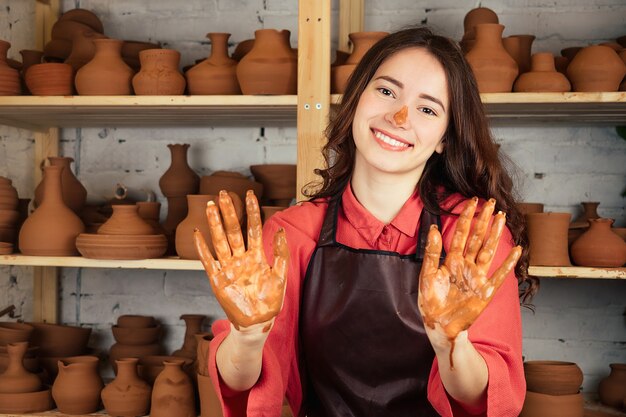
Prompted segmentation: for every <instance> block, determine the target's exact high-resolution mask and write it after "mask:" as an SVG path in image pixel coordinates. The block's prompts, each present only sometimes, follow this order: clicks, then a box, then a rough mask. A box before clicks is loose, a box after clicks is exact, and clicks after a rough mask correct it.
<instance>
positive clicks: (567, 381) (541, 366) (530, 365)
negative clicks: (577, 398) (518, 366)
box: [524, 361, 583, 395]
mask: <svg viewBox="0 0 626 417" xmlns="http://www.w3.org/2000/svg"><path fill="white" fill-rule="evenodd" d="M524 375H525V376H526V389H527V390H528V391H532V392H538V393H541V394H549V395H572V394H577V393H578V392H579V391H580V386H581V385H582V383H583V372H582V371H581V370H580V368H579V367H578V365H576V364H575V363H573V362H561V361H526V362H524Z"/></svg>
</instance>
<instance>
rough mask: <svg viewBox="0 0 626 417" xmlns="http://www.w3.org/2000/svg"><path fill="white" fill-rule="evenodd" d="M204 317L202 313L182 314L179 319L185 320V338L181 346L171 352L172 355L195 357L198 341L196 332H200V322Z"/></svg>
mask: <svg viewBox="0 0 626 417" xmlns="http://www.w3.org/2000/svg"><path fill="white" fill-rule="evenodd" d="M205 318H206V316H205V315H203V314H183V315H182V316H180V319H181V320H184V321H185V325H186V328H185V340H184V342H183V346H182V347H181V348H180V349H178V350H176V351H174V353H172V355H173V356H182V357H184V358H190V359H194V360H195V359H196V355H197V353H198V342H197V340H196V336H195V335H196V334H198V333H202V322H203V321H204V319H205Z"/></svg>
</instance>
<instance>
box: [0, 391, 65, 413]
mask: <svg viewBox="0 0 626 417" xmlns="http://www.w3.org/2000/svg"><path fill="white" fill-rule="evenodd" d="M53 408H54V403H53V402H52V395H51V394H50V390H49V389H47V388H46V389H44V390H41V391H36V392H25V393H21V394H1V393H0V413H8V414H11V413H16V414H27V413H39V412H42V411H48V410H52V409H53Z"/></svg>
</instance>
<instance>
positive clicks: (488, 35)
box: [465, 23, 519, 93]
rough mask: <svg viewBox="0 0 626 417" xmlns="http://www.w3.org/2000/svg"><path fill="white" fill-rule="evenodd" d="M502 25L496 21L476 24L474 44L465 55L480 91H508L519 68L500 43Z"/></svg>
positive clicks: (511, 87)
mask: <svg viewBox="0 0 626 417" xmlns="http://www.w3.org/2000/svg"><path fill="white" fill-rule="evenodd" d="M503 31H504V26H503V25H500V24H497V23H484V24H479V25H476V44H475V45H474V47H473V48H472V50H471V51H469V52H468V53H467V55H466V56H465V57H466V59H467V62H468V63H469V64H470V66H471V67H472V71H473V72H474V76H475V77H476V81H477V82H478V90H479V91H480V92H481V93H508V92H511V90H512V89H513V82H514V81H515V79H516V78H517V74H518V73H519V70H518V68H517V63H516V62H515V60H514V59H513V58H511V56H510V55H509V54H508V52H507V51H506V50H505V49H504V46H503V45H502V32H503Z"/></svg>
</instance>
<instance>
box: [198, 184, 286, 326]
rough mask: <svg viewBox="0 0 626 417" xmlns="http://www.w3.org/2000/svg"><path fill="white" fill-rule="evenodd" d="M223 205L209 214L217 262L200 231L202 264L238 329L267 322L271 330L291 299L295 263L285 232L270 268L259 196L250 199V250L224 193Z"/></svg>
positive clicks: (279, 236)
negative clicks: (291, 267)
mask: <svg viewBox="0 0 626 417" xmlns="http://www.w3.org/2000/svg"><path fill="white" fill-rule="evenodd" d="M218 203H219V209H218V207H217V206H216V205H215V204H214V203H213V202H209V203H208V205H207V209H206V214H207V219H208V222H209V228H210V230H211V239H212V241H213V247H214V248H215V254H216V255H217V261H216V260H215V259H214V258H213V255H212V254H211V252H210V251H209V248H208V247H207V244H206V242H205V240H204V238H203V237H202V234H201V233H200V232H199V231H198V230H195V231H194V242H195V245H196V249H197V250H198V253H199V255H200V260H201V261H202V264H203V265H204V269H205V270H206V272H207V274H208V275H209V281H210V282H211V288H212V289H213V293H214V294H215V296H216V298H217V300H218V302H219V303H220V305H221V306H222V308H223V309H224V312H225V313H226V316H227V317H228V319H229V320H230V322H231V323H232V324H233V325H234V326H235V328H237V329H239V328H240V327H249V326H251V325H254V324H260V323H267V326H265V327H264V329H263V330H264V331H268V330H269V329H270V327H271V324H272V323H273V320H272V319H273V318H274V317H276V315H277V314H278V313H279V312H280V309H281V308H282V304H283V297H284V294H285V284H286V277H287V263H288V261H289V250H288V249H287V241H286V238H285V231H284V230H283V229H280V230H278V231H277V232H276V234H275V235H274V264H273V266H272V267H270V266H269V265H268V263H267V259H266V258H265V254H264V252H263V239H262V225H261V214H260V210H259V203H258V201H257V199H256V197H255V195H254V193H253V192H252V191H248V192H247V194H246V213H247V216H248V249H247V250H246V248H245V245H244V241H243V235H242V233H241V227H240V226H239V221H238V220H237V214H236V213H235V208H234V206H233V202H232V200H231V199H230V196H229V195H228V193H226V192H225V191H220V194H219V198H218ZM220 211H221V218H220ZM222 218H223V220H224V223H223V224H222Z"/></svg>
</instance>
